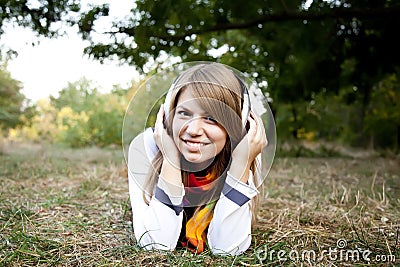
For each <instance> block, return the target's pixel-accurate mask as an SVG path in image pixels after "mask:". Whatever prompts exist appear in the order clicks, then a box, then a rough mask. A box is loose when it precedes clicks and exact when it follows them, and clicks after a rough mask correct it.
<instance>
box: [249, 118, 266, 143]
mask: <svg viewBox="0 0 400 267" xmlns="http://www.w3.org/2000/svg"><path fill="white" fill-rule="evenodd" d="M251 115H252V117H253V118H254V120H255V122H256V123H257V133H256V136H255V138H254V139H255V141H257V142H260V144H262V145H263V146H264V145H266V144H267V140H266V134H265V128H264V123H263V121H262V119H261V117H260V116H258V115H257V114H255V113H254V112H251Z"/></svg>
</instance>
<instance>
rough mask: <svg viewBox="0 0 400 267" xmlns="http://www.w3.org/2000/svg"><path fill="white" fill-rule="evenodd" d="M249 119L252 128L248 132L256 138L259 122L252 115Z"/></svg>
mask: <svg viewBox="0 0 400 267" xmlns="http://www.w3.org/2000/svg"><path fill="white" fill-rule="evenodd" d="M247 120H248V122H249V124H250V128H249V131H248V133H247V134H248V135H249V136H251V138H254V137H255V135H256V134H257V127H258V126H257V122H256V120H255V119H254V118H253V117H252V116H249V118H248V119H247Z"/></svg>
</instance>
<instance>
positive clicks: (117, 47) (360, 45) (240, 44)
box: [0, 0, 400, 144]
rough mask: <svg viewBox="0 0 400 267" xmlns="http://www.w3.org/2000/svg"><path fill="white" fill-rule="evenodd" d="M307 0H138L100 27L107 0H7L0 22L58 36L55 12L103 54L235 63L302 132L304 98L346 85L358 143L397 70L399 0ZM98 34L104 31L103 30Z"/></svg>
mask: <svg viewBox="0 0 400 267" xmlns="http://www.w3.org/2000/svg"><path fill="white" fill-rule="evenodd" d="M306 2H309V1H299V0H282V1H267V0H254V1H247V2H245V3H243V2H242V1H227V0H199V1H191V0H163V1H153V0H138V1H136V2H135V4H136V6H135V7H134V8H133V9H132V10H131V14H130V16H128V17H127V18H126V19H124V20H121V21H115V22H114V23H113V25H112V27H111V28H110V29H107V30H105V31H104V32H98V31H96V29H95V23H96V21H97V20H98V19H100V18H101V17H102V16H107V15H108V6H107V5H102V6H92V7H91V8H89V9H88V10H81V9H80V8H81V7H80V5H79V2H78V1H74V0H70V1H61V0H58V1H55V0H54V1H38V3H37V6H33V5H32V4H30V2H29V1H5V4H4V3H3V2H2V3H3V4H0V8H1V10H0V11H2V13H1V14H2V15H1V16H0V23H1V24H0V25H3V23H4V21H11V22H13V23H16V24H19V25H22V26H26V27H29V28H32V29H33V30H35V31H36V32H38V34H42V35H46V36H53V35H55V34H56V33H58V32H59V31H56V30H53V27H52V25H53V26H54V25H57V24H54V23H55V22H56V21H57V20H64V21H66V22H67V23H68V24H70V25H75V24H77V25H78V26H79V31H80V33H81V35H82V38H83V39H84V40H87V41H89V45H88V47H87V48H86V49H85V53H87V54H89V55H91V56H92V57H93V58H95V59H98V60H100V61H101V62H102V61H104V60H106V59H110V58H111V59H114V58H119V59H120V60H121V62H126V63H129V64H132V65H135V66H137V68H138V69H139V70H141V71H142V72H150V71H152V70H153V69H154V68H157V67H159V66H162V65H163V63H165V61H166V60H169V58H171V57H179V58H180V59H181V60H182V61H194V60H212V61H219V62H222V63H225V64H228V65H230V66H232V67H235V68H237V69H239V70H241V71H244V72H247V73H248V75H251V76H252V77H253V78H254V79H256V80H257V81H258V82H259V83H260V85H262V86H263V90H264V92H265V93H268V94H269V96H270V97H271V98H272V99H273V103H272V109H273V111H274V112H279V105H280V104H284V105H286V106H288V107H289V108H288V109H287V110H290V111H291V113H292V114H291V116H292V118H293V125H292V126H294V127H292V128H293V136H295V137H297V136H298V135H297V131H298V129H300V128H301V127H302V125H300V124H301V122H300V121H299V120H298V117H299V116H298V114H299V112H301V111H302V110H300V109H302V108H303V107H304V102H309V101H311V100H312V99H313V96H315V95H316V94H318V93H320V92H325V91H326V92H329V93H332V94H341V92H340V90H342V89H343V88H345V91H346V92H349V95H348V96H349V97H348V99H347V100H348V101H349V103H348V104H351V103H350V102H351V101H353V103H357V104H358V103H360V105H359V110H358V112H357V113H358V116H357V118H358V120H357V121H356V122H354V126H355V127H356V128H355V129H354V130H355V131H356V132H357V133H359V136H358V138H357V139H358V143H359V144H363V143H364V144H365V142H366V138H365V137H366V136H365V135H364V133H365V127H366V125H365V117H366V116H367V114H368V107H369V106H370V102H371V95H372V92H373V88H374V87H376V86H377V84H378V83H380V82H381V81H382V80H383V79H385V77H387V76H388V75H391V74H394V73H397V72H396V69H397V68H398V67H399V65H400V53H398V51H397V48H398V47H400V41H399V40H398V38H395V36H396V33H397V29H398V28H399V26H400V4H399V3H398V1H391V0H374V1H369V0H368V1H365V0H347V1H345V0H339V1H326V0H314V1H311V4H310V5H309V6H306V4H305V3H306ZM3 13H4V14H3ZM15 18H16V19H15ZM56 29H57V27H56ZM0 33H1V32H0ZM92 33H96V34H95V35H93V34H92ZM99 34H101V35H103V37H104V38H97V37H98V35H99ZM94 36H96V38H94ZM98 40H100V41H98ZM396 75H397V74H396ZM348 88H354V90H350V91H349V90H347V89H348ZM327 95H328V94H327Z"/></svg>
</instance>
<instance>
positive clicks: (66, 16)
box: [0, 0, 80, 36]
mask: <svg viewBox="0 0 400 267" xmlns="http://www.w3.org/2000/svg"><path fill="white" fill-rule="evenodd" d="M79 2H80V1H78V0H59V1H27V0H23V1H19V0H2V1H0V35H1V34H2V33H3V32H4V29H3V26H4V25H5V24H7V23H12V24H15V25H20V26H23V27H26V28H31V29H32V30H33V31H35V32H37V33H38V34H40V35H44V36H57V35H58V34H59V31H58V30H59V25H56V24H57V22H60V21H63V22H67V23H71V22H72V21H73V17H72V16H71V15H72V14H70V13H69V12H76V11H79V9H80V5H79Z"/></svg>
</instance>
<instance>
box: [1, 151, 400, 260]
mask: <svg viewBox="0 0 400 267" xmlns="http://www.w3.org/2000/svg"><path fill="white" fill-rule="evenodd" d="M260 208H261V209H260V213H259V220H258V224H257V225H256V227H255V229H254V236H253V242H252V245H251V248H250V249H249V250H248V251H247V252H246V253H245V254H243V255H240V256H237V257H219V256H213V255H211V253H210V252H205V253H202V254H200V255H197V256H196V255H193V254H192V253H190V252H188V251H186V250H178V251H175V252H172V253H161V252H146V251H143V250H141V249H140V248H139V247H138V246H137V245H136V244H135V241H134V239H133V235H132V225H131V216H132V211H131V210H130V205H129V198H128V187H127V170H126V166H125V163H124V159H123V155H122V152H121V150H120V149H118V148H117V149H99V148H88V149H79V150H73V149H67V148H59V147H56V146H42V145H32V144H5V145H4V147H3V148H2V151H1V152H0V266H54V265H56V266H277V265H284V266H394V265H396V264H397V265H399V266H400V159H399V158H395V157H392V158H382V157H375V156H368V157H367V156H364V157H330V158H277V159H276V160H275V162H274V165H273V167H272V170H271V172H270V174H269V177H268V179H267V180H266V184H265V190H264V191H263V192H262V197H261V206H260ZM238 227H240V226H238ZM368 259H369V261H368Z"/></svg>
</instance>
